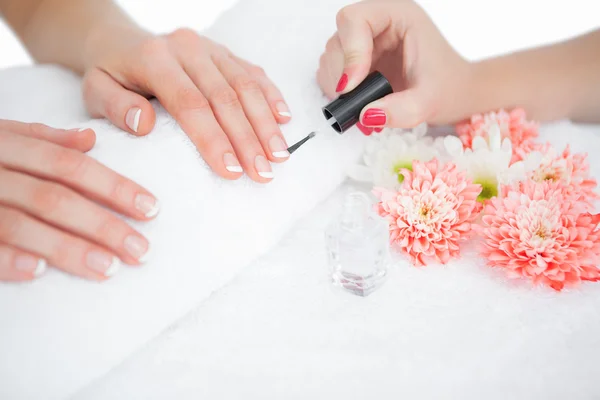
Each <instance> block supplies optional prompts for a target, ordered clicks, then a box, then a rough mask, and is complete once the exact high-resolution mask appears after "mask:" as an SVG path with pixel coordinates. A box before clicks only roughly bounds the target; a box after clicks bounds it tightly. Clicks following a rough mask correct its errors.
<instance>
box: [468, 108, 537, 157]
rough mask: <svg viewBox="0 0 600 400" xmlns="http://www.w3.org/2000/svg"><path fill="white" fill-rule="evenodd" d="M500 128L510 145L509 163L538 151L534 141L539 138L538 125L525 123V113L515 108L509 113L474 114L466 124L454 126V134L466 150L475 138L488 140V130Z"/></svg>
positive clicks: (503, 111) (529, 122)
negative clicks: (493, 127)
mask: <svg viewBox="0 0 600 400" xmlns="http://www.w3.org/2000/svg"><path fill="white" fill-rule="evenodd" d="M496 124H497V125H498V126H499V127H500V134H501V136H502V139H504V138H509V139H510V141H511V143H512V151H513V155H512V159H511V162H515V161H519V160H521V159H523V156H525V155H526V154H528V153H530V152H531V151H534V150H538V149H539V144H537V143H536V142H535V141H534V139H535V138H537V137H538V136H539V129H538V124H537V123H535V122H531V121H527V119H526V115H525V111H524V110H523V109H520V108H517V109H514V110H512V111H510V112H506V111H505V110H499V111H498V112H490V113H487V114H475V115H473V116H472V117H471V119H470V120H469V121H467V122H464V123H461V124H458V125H457V126H456V133H457V134H458V136H459V137H460V140H461V141H462V143H463V145H464V147H465V148H466V149H470V148H472V145H473V139H474V138H475V137H478V136H479V137H483V138H484V139H485V140H486V141H487V140H488V133H489V131H490V128H491V127H492V126H494V125H496Z"/></svg>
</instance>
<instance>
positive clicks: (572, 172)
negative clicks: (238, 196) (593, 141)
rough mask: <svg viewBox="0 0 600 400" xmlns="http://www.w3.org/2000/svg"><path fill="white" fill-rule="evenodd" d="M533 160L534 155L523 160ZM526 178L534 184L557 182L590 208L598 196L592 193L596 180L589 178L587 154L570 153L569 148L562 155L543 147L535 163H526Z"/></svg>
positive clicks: (546, 146)
mask: <svg viewBox="0 0 600 400" xmlns="http://www.w3.org/2000/svg"><path fill="white" fill-rule="evenodd" d="M529 158H535V154H534V153H531V155H530V156H527V157H526V158H525V161H526V162H527V161H529ZM528 164H529V166H528V167H527V168H528V169H529V171H527V178H529V179H532V180H534V181H536V182H542V181H552V182H559V183H561V185H563V186H564V187H565V190H566V191H567V193H569V194H573V195H575V196H577V194H576V193H579V195H580V196H581V198H580V200H581V201H584V202H585V203H586V204H588V205H589V206H590V207H593V205H594V202H595V201H596V200H598V198H599V196H598V194H597V193H595V192H594V190H595V189H596V186H597V182H596V179H594V178H592V177H590V164H589V162H588V160H587V154H584V153H576V154H573V153H571V150H570V148H569V146H568V145H567V147H566V148H565V150H564V151H563V152H562V153H559V152H557V151H556V150H555V149H554V148H553V147H552V146H550V145H545V146H544V150H543V153H542V157H541V158H539V159H538V162H537V163H528Z"/></svg>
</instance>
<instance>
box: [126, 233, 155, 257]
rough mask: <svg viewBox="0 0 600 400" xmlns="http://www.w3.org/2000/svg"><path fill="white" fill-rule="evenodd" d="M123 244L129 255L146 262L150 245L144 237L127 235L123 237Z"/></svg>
mask: <svg viewBox="0 0 600 400" xmlns="http://www.w3.org/2000/svg"><path fill="white" fill-rule="evenodd" d="M123 245H124V246H125V250H127V252H128V253H129V255H130V256H132V257H133V258H135V259H136V260H138V261H139V262H141V263H143V262H146V260H147V256H148V250H150V245H149V244H148V241H147V240H146V239H143V238H141V237H139V236H137V235H129V236H127V237H126V238H125V240H124V242H123Z"/></svg>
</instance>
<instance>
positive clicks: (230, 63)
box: [217, 57, 290, 162]
mask: <svg viewBox="0 0 600 400" xmlns="http://www.w3.org/2000/svg"><path fill="white" fill-rule="evenodd" d="M217 68H219V70H220V71H221V73H222V74H223V77H224V78H225V79H226V80H227V83H229V85H230V86H231V87H232V88H233V89H234V90H235V91H236V93H237V95H238V98H239V100H240V103H241V104H242V108H243V110H244V112H245V114H246V118H247V119H248V121H249V122H250V124H251V125H252V129H253V130H254V132H255V133H256V136H257V137H258V140H259V141H260V144H261V145H262V148H263V150H264V152H265V154H266V155H267V158H268V159H269V160H270V161H273V162H281V161H284V160H286V159H287V158H288V157H289V156H290V153H288V151H287V148H288V147H289V146H288V145H287V143H286V141H285V139H284V137H283V135H282V133H281V129H279V125H277V121H275V118H274V117H273V111H272V110H271V108H270V107H269V104H268V103H267V101H266V99H265V97H264V95H263V92H262V90H261V88H260V85H259V84H258V82H257V81H256V80H255V79H254V78H253V77H251V76H250V75H249V74H248V72H247V71H246V70H245V69H244V68H242V67H241V66H240V65H239V64H238V63H236V62H235V61H234V60H233V59H231V58H230V57H222V58H219V59H218V65H217ZM234 147H235V144H234Z"/></svg>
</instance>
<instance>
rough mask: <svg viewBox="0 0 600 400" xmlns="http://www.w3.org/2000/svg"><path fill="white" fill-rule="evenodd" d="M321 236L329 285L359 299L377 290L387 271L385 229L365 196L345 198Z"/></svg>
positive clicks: (385, 225)
mask: <svg viewBox="0 0 600 400" xmlns="http://www.w3.org/2000/svg"><path fill="white" fill-rule="evenodd" d="M325 236H326V246H327V253H328V258H329V267H330V274H331V279H332V283H333V285H335V286H337V287H340V288H342V289H344V290H346V291H348V292H350V293H353V294H355V295H357V296H363V297H365V296H368V295H370V294H371V293H373V292H374V291H375V290H377V289H378V288H379V287H381V285H382V284H383V282H384V281H385V278H386V277H387V270H388V262H389V228H388V224H387V222H386V221H385V220H384V219H383V218H381V217H380V216H379V215H377V214H376V213H375V212H374V211H373V210H372V207H371V201H370V200H369V197H368V196H367V195H366V194H365V193H361V192H353V193H350V194H348V195H347V196H346V199H345V201H344V205H343V207H342V211H341V213H340V215H339V216H338V217H337V218H336V219H335V220H334V221H333V222H332V223H331V224H330V225H329V226H328V228H327V230H326V233H325Z"/></svg>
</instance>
